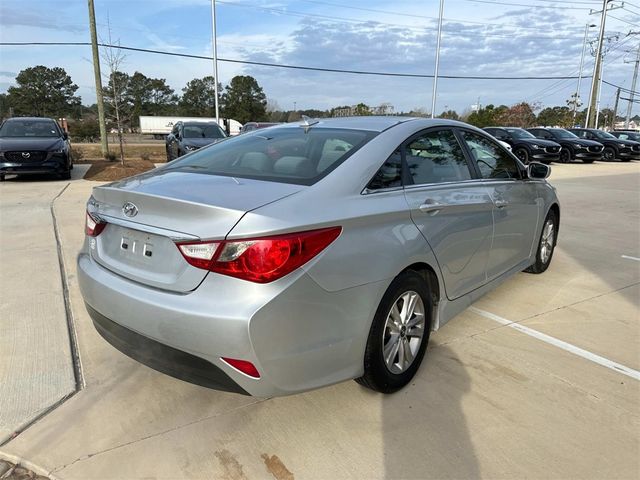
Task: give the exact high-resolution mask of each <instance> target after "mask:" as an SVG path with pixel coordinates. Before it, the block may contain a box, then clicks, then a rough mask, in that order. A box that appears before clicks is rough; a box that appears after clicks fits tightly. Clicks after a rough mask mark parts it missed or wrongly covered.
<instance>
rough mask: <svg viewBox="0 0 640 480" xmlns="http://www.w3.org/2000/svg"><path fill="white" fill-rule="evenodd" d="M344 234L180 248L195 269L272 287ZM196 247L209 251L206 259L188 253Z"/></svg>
mask: <svg viewBox="0 0 640 480" xmlns="http://www.w3.org/2000/svg"><path fill="white" fill-rule="evenodd" d="M341 231H342V228H341V227H331V228H323V229H320V230H310V231H307V232H298V233H288V234H285V235H277V236H273V237H264V238H252V239H243V240H231V241H225V242H222V243H220V244H218V243H212V242H199V243H183V244H178V248H179V249H180V251H181V252H182V254H183V255H184V257H185V259H186V260H187V261H188V262H189V263H190V264H191V265H193V266H195V267H198V268H205V269H207V270H211V271H212V272H216V273H221V274H223V275H229V276H232V277H237V278H241V279H243V280H248V281H250V282H256V283H269V282H273V281H274V280H277V279H279V278H282V277H284V276H285V275H287V274H289V273H291V272H292V271H294V270H296V269H297V268H299V267H301V266H302V265H304V264H305V263H307V262H308V261H309V260H311V259H312V258H313V257H315V256H316V255H318V254H319V253H320V252H321V251H322V250H324V249H325V248H327V247H328V246H329V245H330V244H331V242H333V241H334V240H335V239H336V238H338V235H340V232H341ZM196 246H198V247H199V248H202V249H205V250H206V255H205V254H204V253H202V254H199V255H198V256H197V257H196V255H193V254H189V253H187V252H186V251H185V249H186V248H194V247H196ZM198 251H200V250H198ZM209 254H210V256H209Z"/></svg>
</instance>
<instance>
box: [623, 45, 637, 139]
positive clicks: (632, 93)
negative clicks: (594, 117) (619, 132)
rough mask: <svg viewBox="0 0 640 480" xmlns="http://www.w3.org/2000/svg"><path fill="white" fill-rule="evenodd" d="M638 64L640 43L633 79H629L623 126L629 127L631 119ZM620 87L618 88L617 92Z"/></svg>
mask: <svg viewBox="0 0 640 480" xmlns="http://www.w3.org/2000/svg"><path fill="white" fill-rule="evenodd" d="M639 64H640V45H638V54H637V56H636V66H635V69H634V70H633V80H632V81H631V93H630V94H629V103H628V104H627V116H626V117H625V118H624V128H629V120H631V107H632V106H633V97H634V92H635V91H636V81H637V80H638V65H639ZM619 91H620V89H618V92H619Z"/></svg>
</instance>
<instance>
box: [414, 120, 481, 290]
mask: <svg viewBox="0 0 640 480" xmlns="http://www.w3.org/2000/svg"><path fill="white" fill-rule="evenodd" d="M402 152H403V161H404V167H405V190H404V192H405V197H406V200H407V203H408V205H409V209H410V213H411V219H412V220H413V222H414V223H415V225H416V226H417V227H418V229H419V230H420V233H421V234H422V235H423V237H424V238H425V239H426V241H427V243H428V244H429V246H430V247H431V249H432V250H433V252H434V254H435V256H436V259H437V261H438V265H439V267H440V271H441V272H442V276H443V279H444V284H445V291H446V294H447V297H448V298H449V299H455V298H458V297H460V296H462V295H464V294H465V293H468V292H470V291H471V290H473V289H475V288H478V287H479V286H481V285H483V284H484V283H485V282H486V278H487V277H486V274H487V272H486V269H487V263H488V260H489V252H490V250H491V242H492V235H493V213H492V212H493V202H492V200H491V196H490V195H489V191H488V189H487V188H486V187H485V186H484V185H483V184H482V182H480V181H478V180H476V179H474V177H473V170H472V168H471V166H470V164H469V163H468V161H467V158H466V157H465V155H464V152H463V149H462V147H461V145H460V143H459V141H458V139H457V138H456V136H455V134H454V133H453V130H452V129H450V128H436V129H428V130H425V131H423V132H421V133H419V134H417V135H414V136H412V137H411V138H409V139H408V140H407V141H406V142H405V143H404V144H403V147H402Z"/></svg>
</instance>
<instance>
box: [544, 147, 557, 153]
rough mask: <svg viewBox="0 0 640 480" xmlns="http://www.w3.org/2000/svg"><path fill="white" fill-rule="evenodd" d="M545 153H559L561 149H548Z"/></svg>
mask: <svg viewBox="0 0 640 480" xmlns="http://www.w3.org/2000/svg"><path fill="white" fill-rule="evenodd" d="M544 151H545V152H547V153H558V152H559V151H560V147H546V148H545V149H544Z"/></svg>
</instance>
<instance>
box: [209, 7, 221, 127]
mask: <svg viewBox="0 0 640 480" xmlns="http://www.w3.org/2000/svg"><path fill="white" fill-rule="evenodd" d="M211 46H212V47H213V89H214V91H215V95H216V99H215V104H216V123H218V124H220V110H219V107H218V41H217V38H216V0H211Z"/></svg>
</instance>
